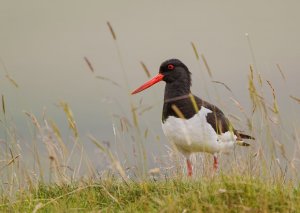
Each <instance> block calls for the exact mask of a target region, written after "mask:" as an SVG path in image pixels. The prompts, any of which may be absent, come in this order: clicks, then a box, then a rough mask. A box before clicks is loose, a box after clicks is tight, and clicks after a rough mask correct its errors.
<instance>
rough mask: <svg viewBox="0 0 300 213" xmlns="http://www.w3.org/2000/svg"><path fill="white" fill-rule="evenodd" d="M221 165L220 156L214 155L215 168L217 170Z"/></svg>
mask: <svg viewBox="0 0 300 213" xmlns="http://www.w3.org/2000/svg"><path fill="white" fill-rule="evenodd" d="M218 167H219V162H218V157H217V156H216V155H214V170H217V169H218Z"/></svg>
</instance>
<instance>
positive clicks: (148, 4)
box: [0, 0, 300, 146]
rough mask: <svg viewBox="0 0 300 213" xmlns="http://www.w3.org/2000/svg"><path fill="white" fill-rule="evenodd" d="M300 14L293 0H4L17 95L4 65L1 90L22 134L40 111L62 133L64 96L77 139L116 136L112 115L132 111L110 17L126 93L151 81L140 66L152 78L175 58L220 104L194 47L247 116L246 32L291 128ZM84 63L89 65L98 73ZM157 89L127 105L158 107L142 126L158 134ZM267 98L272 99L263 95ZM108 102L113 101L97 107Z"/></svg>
mask: <svg viewBox="0 0 300 213" xmlns="http://www.w3.org/2000/svg"><path fill="white" fill-rule="evenodd" d="M299 8H300V2H299V1H296V0H294V1H292V0H288V1H282V0H265V1H261V0H252V1H240V0H228V1H221V0H220V1H216V0H213V1H200V0H198V1H196V0H195V1H191V0H190V1H174V0H172V1H142V0H132V1H111V0H110V1H101V0H97V1H96V0H94V1H91V0H90V1H79V0H69V1H67V0H66V1H58V0H56V1H41V0H27V1H10V0H7V1H5V0H0V57H1V60H2V61H3V63H4V64H5V66H6V68H7V72H8V73H9V75H10V76H11V77H12V78H13V79H15V81H16V82H17V83H18V84H19V88H17V89H16V88H14V87H13V86H12V84H11V83H10V82H9V81H8V80H7V78H5V75H6V73H5V70H4V67H3V63H2V64H1V65H0V77H1V78H0V90H1V94H3V95H5V97H6V101H7V108H8V110H9V112H10V113H11V115H12V116H13V118H14V120H15V123H17V125H18V128H19V132H22V133H23V134H25V133H24V132H27V131H28V129H30V128H28V126H27V125H26V123H25V120H26V117H25V116H24V114H23V112H22V111H23V110H26V111H31V112H33V113H34V114H36V115H41V114H42V111H43V108H45V107H46V108H47V114H48V115H49V117H51V118H53V119H54V120H56V121H57V122H58V123H59V125H60V126H61V128H65V127H66V122H65V118H64V115H63V113H62V112H61V110H60V109H59V108H58V107H57V106H56V103H58V102H59V101H60V100H64V101H66V102H68V103H69V104H70V106H71V108H72V109H73V111H74V114H75V119H76V120H77V123H78V126H79V128H80V131H81V134H82V135H86V134H87V133H92V134H94V135H97V136H98V137H99V138H102V139H104V140H110V139H112V138H113V133H112V118H111V114H121V115H130V109H129V107H128V100H129V98H128V96H127V95H128V92H129V91H128V90H127V86H126V83H125V79H124V74H123V72H122V69H121V64H120V61H119V58H118V52H117V48H116V45H115V42H114V41H113V39H112V36H111V34H110V32H109V30H108V27H107V25H106V22H107V21H109V22H110V23H111V24H112V26H113V28H114V30H115V32H116V35H117V42H118V47H119V50H120V52H121V57H122V62H123V65H124V68H125V71H126V76H127V78H128V83H129V85H128V87H129V89H130V90H133V89H135V88H136V87H137V86H139V85H140V84H141V83H143V82H144V81H146V80H147V76H146V75H145V73H144V71H143V69H142V67H141V65H140V63H139V62H140V61H144V63H145V64H146V65H147V67H148V68H149V70H150V71H151V75H152V76H153V75H154V74H156V73H157V72H158V68H159V65H160V64H161V62H162V61H164V60H165V59H169V58H179V59H180V60H182V61H183V62H184V63H185V64H186V65H187V66H188V67H189V68H190V71H191V72H192V73H193V88H192V90H193V91H194V93H195V94H196V95H199V96H201V97H203V98H204V99H209V100H210V101H212V102H213V103H217V102H216V100H215V97H214V96H213V94H215V93H214V92H215V91H214V90H212V88H213V87H211V85H212V83H211V82H210V81H209V78H208V75H207V73H206V72H205V68H204V66H203V63H202V62H200V64H199V62H197V60H196V58H195V55H194V52H193V49H192V47H191V45H190V42H191V41H193V42H194V43H195V45H196V47H197V49H198V51H199V53H203V54H204V55H205V57H206V59H207V61H208V63H209V65H210V67H211V69H212V72H213V76H214V79H215V80H218V81H222V82H224V83H226V84H227V85H228V86H229V87H230V88H231V89H232V91H233V92H234V94H235V98H236V99H238V100H239V101H240V102H241V103H242V104H243V105H244V106H245V107H246V110H247V111H248V112H249V111H250V108H251V107H250V105H249V98H248V89H247V75H248V72H249V64H253V63H254V62H253V58H252V57H251V51H250V47H249V42H248V40H247V38H246V36H245V33H249V35H250V40H251V44H252V48H253V52H254V56H255V60H256V65H257V68H258V70H259V72H261V73H262V74H263V76H264V79H266V80H271V81H272V82H273V86H274V88H275V90H276V92H277V94H278V97H279V105H280V109H281V110H282V113H283V115H284V116H288V115H289V112H291V111H290V110H292V111H293V112H294V113H293V117H294V118H295V122H296V121H297V120H299V105H296V104H294V102H293V100H291V99H289V98H288V96H289V95H290V94H292V95H294V96H296V97H300V93H299V79H300V71H299V70H300V27H299V26H300V13H299ZM83 57H87V58H88V59H89V60H90V61H91V63H92V65H93V67H94V69H95V73H94V74H93V73H92V72H91V71H90V70H89V69H88V67H87V65H86V63H85V62H84V60H83ZM276 64H280V66H281V67H282V69H283V71H284V73H285V75H286V78H287V82H288V83H284V81H283V80H282V78H281V75H280V73H279V71H278V69H277V68H276ZM97 75H100V76H103V77H107V78H110V79H112V80H113V81H115V82H117V83H119V84H120V85H121V86H122V88H123V89H120V88H118V87H116V86H115V85H113V84H111V83H109V82H107V81H103V80H100V79H96V78H95V76H97ZM204 82H205V83H204ZM205 84H206V85H207V86H208V87H207V88H208V92H209V94H210V95H209V97H208V95H207V93H206V92H205V90H204V88H205ZM163 87H164V84H163V83H161V84H160V85H156V86H155V87H153V88H152V89H151V90H148V91H145V92H143V93H141V94H138V95H136V96H134V97H132V99H131V100H132V101H134V102H135V103H138V102H139V100H140V98H141V97H143V103H144V104H145V105H146V106H147V105H154V108H152V109H151V110H150V111H148V112H145V113H144V114H143V116H142V118H141V120H142V121H141V122H142V125H145V126H146V125H148V126H150V128H151V129H152V130H153V132H154V134H157V135H162V131H161V126H160V117H161V108H162V97H163ZM217 88H218V94H219V95H220V96H221V97H222V100H223V101H224V103H231V102H230V101H229V98H230V97H232V94H230V93H229V92H228V91H226V90H224V88H223V87H222V86H219V85H218V86H217ZM266 88H268V87H266ZM266 93H267V94H269V95H270V97H271V92H270V90H269V89H266ZM106 97H110V99H114V100H116V101H117V102H118V104H113V103H109V102H107V101H103V99H105V98H106ZM106 100H107V99H106ZM224 111H225V112H226V113H234V112H235V111H236V109H235V108H233V106H226V108H225V110H224ZM241 126H243V124H242V125H241ZM163 141H164V143H165V139H163ZM149 146H151V145H149Z"/></svg>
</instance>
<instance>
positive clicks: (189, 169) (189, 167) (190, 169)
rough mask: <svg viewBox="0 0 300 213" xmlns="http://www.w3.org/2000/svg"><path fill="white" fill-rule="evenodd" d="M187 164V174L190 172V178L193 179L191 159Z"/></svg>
mask: <svg viewBox="0 0 300 213" xmlns="http://www.w3.org/2000/svg"><path fill="white" fill-rule="evenodd" d="M186 164H187V172H188V176H189V177H191V176H192V175H193V167H192V162H191V160H190V159H187V160H186Z"/></svg>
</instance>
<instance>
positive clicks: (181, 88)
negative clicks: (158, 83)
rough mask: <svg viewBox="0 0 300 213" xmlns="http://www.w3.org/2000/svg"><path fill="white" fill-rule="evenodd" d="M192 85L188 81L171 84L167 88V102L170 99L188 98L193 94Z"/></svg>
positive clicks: (182, 80) (183, 80)
mask: <svg viewBox="0 0 300 213" xmlns="http://www.w3.org/2000/svg"><path fill="white" fill-rule="evenodd" d="M190 87H191V83H190V81H189V80H188V79H180V80H176V81H174V82H169V83H167V84H166V87H165V97H164V99H165V101H168V100H169V99H172V98H176V97H181V96H186V95H189V94H190V93H191V90H190Z"/></svg>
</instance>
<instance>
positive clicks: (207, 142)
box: [162, 107, 218, 152]
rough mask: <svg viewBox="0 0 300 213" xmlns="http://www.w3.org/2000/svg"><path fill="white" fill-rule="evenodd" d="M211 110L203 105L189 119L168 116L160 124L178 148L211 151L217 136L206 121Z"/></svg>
mask: <svg viewBox="0 0 300 213" xmlns="http://www.w3.org/2000/svg"><path fill="white" fill-rule="evenodd" d="M209 112H211V111H210V110H209V109H206V108H204V107H202V108H201V110H200V111H199V112H198V113H197V114H195V115H194V116H193V117H191V118H189V119H182V118H178V117H175V116H169V117H168V118H167V119H166V120H165V122H164V123H163V124H162V128H163V132H164V134H165V136H166V137H167V138H168V140H170V141H171V142H173V143H174V144H175V145H176V146H177V147H179V148H180V149H183V150H186V151H188V152H193V151H208V152H210V151H213V150H215V149H216V146H217V139H218V136H217V134H216V132H215V130H214V129H213V128H212V126H211V125H210V124H209V123H208V122H207V119H206V115H207V113H209Z"/></svg>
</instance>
